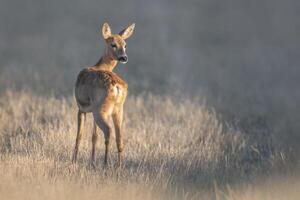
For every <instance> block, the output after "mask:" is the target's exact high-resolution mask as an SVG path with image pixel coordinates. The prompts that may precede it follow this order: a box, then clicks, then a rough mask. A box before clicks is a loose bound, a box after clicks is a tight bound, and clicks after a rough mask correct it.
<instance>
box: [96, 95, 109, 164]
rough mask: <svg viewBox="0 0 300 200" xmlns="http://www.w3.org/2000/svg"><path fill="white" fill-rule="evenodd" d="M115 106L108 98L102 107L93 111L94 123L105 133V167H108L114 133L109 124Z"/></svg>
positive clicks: (97, 107)
mask: <svg viewBox="0 0 300 200" xmlns="http://www.w3.org/2000/svg"><path fill="white" fill-rule="evenodd" d="M113 106H114V105H113V102H112V101H111V100H110V99H109V98H106V99H105V100H104V101H103V103H102V104H100V106H96V107H95V108H94V110H93V116H94V121H95V123H96V124H97V125H98V127H99V128H100V129H101V130H102V132H103V133H104V139H105V157H104V165H107V164H108V161H109V152H110V145H111V144H110V143H111V133H112V127H111V125H110V124H109V117H110V116H111V114H112V110H113Z"/></svg>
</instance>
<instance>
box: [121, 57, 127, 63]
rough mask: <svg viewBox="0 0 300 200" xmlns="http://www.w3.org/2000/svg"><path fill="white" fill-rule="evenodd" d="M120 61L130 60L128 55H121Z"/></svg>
mask: <svg viewBox="0 0 300 200" xmlns="http://www.w3.org/2000/svg"><path fill="white" fill-rule="evenodd" d="M119 61H121V62H127V61H128V58H127V56H121V57H120V58H119Z"/></svg>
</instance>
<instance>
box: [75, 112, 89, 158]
mask: <svg viewBox="0 0 300 200" xmlns="http://www.w3.org/2000/svg"><path fill="white" fill-rule="evenodd" d="M85 120H86V113H84V112H81V111H80V110H78V114H77V137H76V143H75V148H74V152H73V157H72V163H73V164H74V163H76V161H77V154H78V149H79V145H80V141H81V138H82V135H83V133H84V124H85Z"/></svg>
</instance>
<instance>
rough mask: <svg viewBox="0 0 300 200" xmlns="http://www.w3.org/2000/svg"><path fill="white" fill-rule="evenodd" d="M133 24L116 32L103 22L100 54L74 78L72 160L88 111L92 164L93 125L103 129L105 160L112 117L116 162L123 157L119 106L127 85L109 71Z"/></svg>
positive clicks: (120, 55) (122, 51) (95, 136)
mask: <svg viewBox="0 0 300 200" xmlns="http://www.w3.org/2000/svg"><path fill="white" fill-rule="evenodd" d="M133 29H134V24H132V25H131V26H129V27H128V28H126V29H124V30H123V31H121V32H120V33H119V34H116V35H113V34H111V30H110V27H109V25H108V24H107V23H105V24H104V25H103V28H102V35H103V37H104V39H105V42H106V48H105V52H104V55H103V56H102V57H101V59H100V60H99V61H98V63H97V64H96V65H95V66H92V67H88V68H85V69H83V70H82V71H81V72H80V73H79V75H78V77H77V81H76V85H75V98H76V102H77V105H78V130H77V138H76V144H75V149H74V153H73V159H72V161H73V163H76V160H77V154H78V148H79V145H80V141H81V138H82V135H83V131H84V124H85V118H86V113H89V112H91V113H92V114H93V117H94V128H93V137H92V142H93V145H92V158H91V160H92V165H93V166H94V163H95V149H96V143H97V140H98V133H97V126H98V127H99V128H100V129H101V130H102V131H103V133H104V138H105V159H104V163H105V164H107V162H108V159H109V149H110V143H111V141H110V140H111V133H112V127H111V126H110V124H109V118H110V117H112V119H113V123H114V126H115V133H116V143H117V148H118V165H119V166H120V165H121V162H122V159H123V150H124V143H123V131H122V121H123V105H124V102H125V99H126V96H127V92H128V85H127V83H126V82H125V81H123V80H122V79H121V78H120V77H119V76H118V75H117V74H116V73H114V72H113V69H114V67H115V66H116V64H117V62H118V60H120V59H122V58H123V59H125V57H126V60H125V61H127V55H126V53H125V49H126V42H125V39H127V38H128V37H130V36H131V34H132V32H133Z"/></svg>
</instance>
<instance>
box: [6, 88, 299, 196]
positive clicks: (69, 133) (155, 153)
mask: <svg viewBox="0 0 300 200" xmlns="http://www.w3.org/2000/svg"><path fill="white" fill-rule="evenodd" d="M125 115H126V116H125V124H124V129H125V134H126V137H125V138H126V148H125V165H124V167H123V168H122V169H120V170H117V169H115V168H114V167H113V166H111V167H109V168H104V167H103V166H102V162H103V152H104V151H103V148H104V144H103V143H104V142H103V137H101V139H100V143H99V146H98V151H97V153H98V156H97V160H98V163H97V166H98V167H97V168H96V170H92V169H91V168H90V167H89V159H90V151H91V125H92V121H91V120H92V119H91V116H89V118H88V120H89V123H88V124H89V125H88V128H87V132H86V137H85V139H84V141H83V142H82V145H81V148H80V150H79V160H78V164H77V166H75V167H73V166H71V165H70V164H71V163H70V158H71V154H72V150H73V147H74V142H75V137H76V105H75V102H74V99H73V97H67V98H66V97H61V98H57V97H53V96H48V97H46V96H38V95H35V94H32V93H31V92H28V91H23V92H12V91H8V92H6V93H5V95H3V96H2V97H1V98H0V122H1V124H0V180H1V181H0V199H91V198H93V199H105V198H106V199H144V200H147V199H218V198H220V199H276V198H277V199H284V198H286V199H296V198H295V197H299V192H298V191H297V190H296V187H298V186H299V181H298V179H297V180H293V181H292V183H290V181H286V182H283V181H278V183H279V184H277V181H276V183H272V184H268V183H267V182H266V181H265V182H264V184H261V185H259V186H255V185H256V184H250V182H251V180H253V178H254V177H255V176H256V175H258V174H260V173H267V172H268V171H270V170H272V168H274V166H277V165H279V164H281V163H282V159H281V158H282V156H279V155H282V154H281V152H280V151H279V150H278V151H277V150H274V149H273V148H271V147H270V145H271V144H270V141H269V140H268V139H266V138H261V140H260V139H257V140H255V141H254V140H253V139H251V137H249V136H247V135H245V134H243V132H241V131H240V130H238V129H237V128H234V127H232V126H230V125H227V124H225V123H224V122H221V121H220V120H219V119H218V117H217V115H216V113H215V112H214V111H213V110H211V109H209V108H207V106H205V105H204V104H199V103H197V102H196V101H191V100H187V99H183V98H182V99H177V100H175V99H173V98H172V97H160V96H152V95H147V96H137V97H133V96H130V97H129V98H128V101H127V103H126V107H125ZM256 137H259V136H256ZM262 147H263V148H262ZM115 159H116V148H115V145H114V146H113V148H112V162H114V161H115ZM239 184H242V185H243V186H242V187H237V185H239ZM229 185H230V186H229ZM289 185H291V187H290V186H289ZM231 186H232V187H231ZM231 188H234V189H231ZM280 190H282V191H284V192H280ZM252 195H253V198H252ZM280 195H281V196H280Z"/></svg>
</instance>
